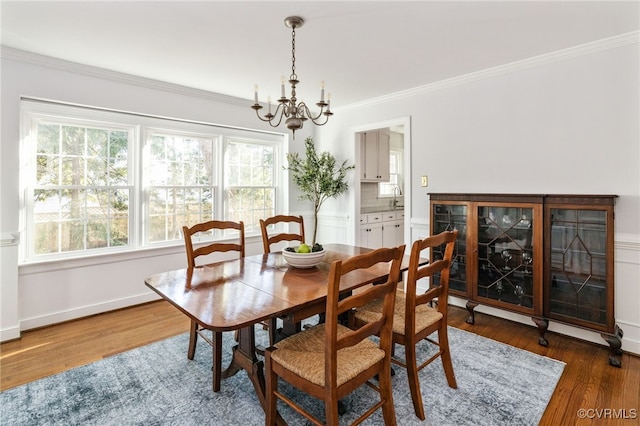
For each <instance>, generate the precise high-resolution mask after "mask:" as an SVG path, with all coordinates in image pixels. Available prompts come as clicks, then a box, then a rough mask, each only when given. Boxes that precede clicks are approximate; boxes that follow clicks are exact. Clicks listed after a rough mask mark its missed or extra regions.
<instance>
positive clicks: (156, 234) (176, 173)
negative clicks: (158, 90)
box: [146, 132, 217, 242]
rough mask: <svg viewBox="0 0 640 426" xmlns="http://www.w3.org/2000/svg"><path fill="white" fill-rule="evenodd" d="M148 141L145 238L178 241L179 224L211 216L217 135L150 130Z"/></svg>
mask: <svg viewBox="0 0 640 426" xmlns="http://www.w3.org/2000/svg"><path fill="white" fill-rule="evenodd" d="M148 143H149V153H150V158H149V161H148V167H147V170H148V173H149V174H148V176H147V177H146V181H147V182H148V185H149V186H148V194H149V204H148V211H149V230H148V236H147V240H148V241H149V242H163V241H171V240H181V239H182V234H181V231H182V227H183V226H193V225H195V224H197V223H200V222H206V221H208V220H211V219H213V218H214V214H213V212H214V205H213V195H214V192H215V187H214V185H213V183H214V182H215V170H216V168H215V164H216V157H215V149H216V144H217V138H216V137H214V136H211V137H204V136H203V137H199V138H198V137H192V136H184V135H180V134H168V133H166V132H152V133H151V134H150V136H149V137H148Z"/></svg>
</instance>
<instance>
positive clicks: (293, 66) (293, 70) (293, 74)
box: [291, 25, 298, 80]
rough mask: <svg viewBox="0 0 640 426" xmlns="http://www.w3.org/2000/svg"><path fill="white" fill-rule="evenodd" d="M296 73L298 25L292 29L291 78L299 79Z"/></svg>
mask: <svg viewBox="0 0 640 426" xmlns="http://www.w3.org/2000/svg"><path fill="white" fill-rule="evenodd" d="M297 79H298V76H297V75H296V26H295V25H294V26H293V27H292V29H291V80H297Z"/></svg>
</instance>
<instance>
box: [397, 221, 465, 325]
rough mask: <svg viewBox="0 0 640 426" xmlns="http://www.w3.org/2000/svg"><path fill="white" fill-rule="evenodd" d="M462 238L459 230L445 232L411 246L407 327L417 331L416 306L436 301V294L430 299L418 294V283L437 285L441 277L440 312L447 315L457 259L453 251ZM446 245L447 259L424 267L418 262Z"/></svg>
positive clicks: (439, 289) (439, 284)
mask: <svg viewBox="0 0 640 426" xmlns="http://www.w3.org/2000/svg"><path fill="white" fill-rule="evenodd" d="M457 237H458V231H444V232H441V233H439V234H437V235H434V236H431V237H427V238H425V239H423V240H417V241H415V242H414V243H413V246H412V247H411V260H410V262H409V270H408V273H407V282H406V298H405V300H406V307H405V311H406V313H405V315H406V319H405V328H406V330H407V332H408V330H413V329H414V328H413V327H415V309H416V306H418V305H420V304H424V303H427V302H429V301H430V300H432V299H433V298H432V297H431V296H433V292H431V293H430V294H429V295H428V296H426V295H418V294H417V285H418V284H417V283H418V280H420V279H423V278H429V280H430V282H429V286H430V287H432V288H433V287H434V286H433V280H434V276H435V275H436V274H438V273H439V274H440V277H439V283H438V287H437V288H438V290H437V293H438V294H437V296H438V309H439V310H440V311H441V312H443V314H444V315H445V316H446V312H447V303H448V297H449V271H450V266H451V261H452V258H453V250H454V246H455V242H456V238H457ZM443 244H445V249H444V257H443V258H442V259H438V260H435V261H434V262H432V263H429V264H426V265H423V266H420V265H419V264H418V259H419V258H420V254H421V253H422V251H423V250H425V249H429V250H433V249H434V248H437V247H440V246H442V245H443Z"/></svg>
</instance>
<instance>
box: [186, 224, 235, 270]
mask: <svg viewBox="0 0 640 426" xmlns="http://www.w3.org/2000/svg"><path fill="white" fill-rule="evenodd" d="M211 230H220V231H225V230H236V231H238V233H237V242H236V243H229V242H218V241H215V242H212V243H210V244H207V245H205V246H202V247H198V248H197V249H194V248H193V236H194V235H195V234H197V233H200V232H208V231H211ZM182 235H183V237H184V245H185V249H186V253H187V266H189V267H192V268H193V267H195V266H196V258H197V257H199V256H206V255H208V254H211V253H214V252H228V251H237V252H238V254H239V257H244V256H245V244H244V223H243V222H242V221H240V222H232V221H226V220H210V221H208V222H203V223H198V224H196V225H193V226H192V227H188V226H183V227H182Z"/></svg>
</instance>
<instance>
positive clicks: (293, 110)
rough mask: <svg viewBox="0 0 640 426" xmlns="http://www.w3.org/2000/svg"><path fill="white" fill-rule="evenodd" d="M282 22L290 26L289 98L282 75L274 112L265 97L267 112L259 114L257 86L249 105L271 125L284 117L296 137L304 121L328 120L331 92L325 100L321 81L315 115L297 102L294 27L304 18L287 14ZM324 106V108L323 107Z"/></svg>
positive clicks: (269, 101) (320, 121) (316, 123)
mask: <svg viewBox="0 0 640 426" xmlns="http://www.w3.org/2000/svg"><path fill="white" fill-rule="evenodd" d="M284 24H285V25H286V26H287V28H291V75H290V76H289V84H291V98H289V99H287V97H286V96H285V88H284V77H282V81H281V86H280V87H281V95H280V99H278V106H277V107H276V109H275V112H274V113H272V112H271V98H270V97H269V98H268V99H267V104H268V112H267V113H266V114H264V116H261V115H260V110H261V109H262V108H263V107H262V105H260V104H259V103H258V86H256V87H255V90H254V98H255V103H254V104H253V105H251V108H253V109H254V110H256V115H257V116H258V118H259V119H260V120H262V121H266V122H268V123H269V125H271V127H278V126H279V125H280V123H282V119H283V117H286V120H285V124H286V126H287V128H288V129H289V130H291V131H292V132H293V138H294V139H295V138H296V130H298V129H301V128H302V125H303V124H304V122H305V121H307V120H311V122H313V124H315V125H317V126H323V125H325V124H326V123H327V121H329V117H331V116H332V115H333V113H332V112H331V94H328V96H327V101H326V102H325V100H324V82H322V88H321V90H320V102H317V103H316V106H318V107H319V108H320V111H319V112H318V114H317V115H315V116H314V115H313V114H312V113H311V111H310V110H309V107H308V106H307V104H305V103H304V102H300V103H298V98H296V86H297V85H298V83H300V81H299V80H298V76H297V75H296V28H300V27H302V25H303V24H304V19H302V18H300V17H299V16H289V17H288V18H286V19H285V20H284ZM325 108H326V109H325Z"/></svg>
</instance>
